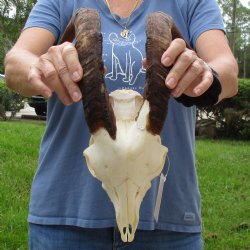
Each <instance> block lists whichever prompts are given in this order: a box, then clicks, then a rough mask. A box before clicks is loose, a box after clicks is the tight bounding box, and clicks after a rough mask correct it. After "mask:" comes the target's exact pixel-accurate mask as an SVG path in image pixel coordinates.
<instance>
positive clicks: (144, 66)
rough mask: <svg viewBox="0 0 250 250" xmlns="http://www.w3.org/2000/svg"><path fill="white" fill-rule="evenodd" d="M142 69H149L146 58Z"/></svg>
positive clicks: (143, 60)
mask: <svg viewBox="0 0 250 250" xmlns="http://www.w3.org/2000/svg"><path fill="white" fill-rule="evenodd" d="M142 67H143V68H144V69H147V67H148V62H147V59H146V58H143V59H142Z"/></svg>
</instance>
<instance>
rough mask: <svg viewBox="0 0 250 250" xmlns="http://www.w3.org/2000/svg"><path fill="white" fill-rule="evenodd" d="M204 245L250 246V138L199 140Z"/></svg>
mask: <svg viewBox="0 0 250 250" xmlns="http://www.w3.org/2000/svg"><path fill="white" fill-rule="evenodd" d="M196 155H197V171H198V176H199V183H200V191H201V194H202V216H203V236H204V239H205V246H206V247H205V249H211V250H214V249H237V250H243V249H250V196H249V194H250V171H249V170H250V142H249V141H248V142H239V141H237V142H236V141H210V140H198V141H197V144H196Z"/></svg>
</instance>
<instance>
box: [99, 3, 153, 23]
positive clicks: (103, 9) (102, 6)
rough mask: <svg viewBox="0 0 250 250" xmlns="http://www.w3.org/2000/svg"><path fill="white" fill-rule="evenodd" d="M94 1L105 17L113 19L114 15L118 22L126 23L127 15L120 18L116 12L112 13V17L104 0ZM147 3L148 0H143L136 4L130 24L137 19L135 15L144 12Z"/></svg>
mask: <svg viewBox="0 0 250 250" xmlns="http://www.w3.org/2000/svg"><path fill="white" fill-rule="evenodd" d="M96 2H97V5H98V6H99V8H100V11H101V12H102V13H103V15H105V16H106V17H107V18H109V19H112V20H114V17H115V18H116V20H117V21H118V22H120V23H121V24H122V25H125V24H126V22H127V20H128V18H129V17H125V18H122V17H120V16H119V15H117V14H116V13H112V14H113V15H114V17H113V16H112V14H111V13H110V10H109V8H108V6H107V4H106V3H105V2H104V0H96ZM148 3H149V1H148V0H143V1H142V3H141V4H140V5H139V6H138V8H136V9H135V11H134V12H133V13H132V15H131V16H130V24H131V23H132V22H133V20H135V19H137V17H138V16H140V15H141V14H142V13H143V12H144V10H145V9H146V7H147V6H148ZM114 21H115V20H114Z"/></svg>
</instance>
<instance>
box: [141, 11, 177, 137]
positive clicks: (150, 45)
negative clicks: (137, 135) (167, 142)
mask: <svg viewBox="0 0 250 250" xmlns="http://www.w3.org/2000/svg"><path fill="white" fill-rule="evenodd" d="M172 27H173V20H172V18H171V17H170V16H169V15H167V14H165V13H162V12H155V13H152V14H150V15H148V17H147V22H146V36H147V40H146V58H147V64H148V67H147V71H146V81H145V87H144V98H145V99H146V100H148V102H149V108H150V111H149V117H148V124H147V130H148V131H149V132H150V133H152V134H153V135H155V134H158V135H159V134H160V133H161V130H162V128H163V125H164V121H165V119H166V116H167V110H168V100H169V97H170V90H169V89H168V88H167V87H166V84H165V79H166V76H167V74H168V73H169V71H170V69H171V67H165V66H163V65H162V63H161V57H162V55H163V53H164V52H165V51H166V49H167V48H168V47H169V45H170V43H171V41H172V33H171V30H172Z"/></svg>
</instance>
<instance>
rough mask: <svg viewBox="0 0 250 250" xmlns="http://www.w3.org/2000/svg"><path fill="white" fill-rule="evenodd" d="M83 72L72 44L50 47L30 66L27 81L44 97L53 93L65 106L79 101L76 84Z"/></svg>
mask: <svg viewBox="0 0 250 250" xmlns="http://www.w3.org/2000/svg"><path fill="white" fill-rule="evenodd" d="M82 76H83V70H82V67H81V64H80V62H79V58H78V54H77V51H76V48H75V46H74V45H73V44H72V43H69V42H65V43H63V44H60V45H57V46H52V47H50V48H49V50H48V51H47V53H45V54H43V55H41V56H40V57H39V58H38V60H37V61H36V62H35V63H34V64H32V66H31V68H30V71H29V75H28V80H29V82H30V84H33V85H34V86H36V88H37V92H38V93H40V94H41V95H43V96H44V97H50V96H51V94H52V92H55V93H56V94H57V95H58V97H59V99H60V100H61V101H62V102H63V103H64V104H65V105H70V104H72V103H73V102H78V101H79V100H81V98H82V95H81V91H80V89H79V87H78V85H77V82H78V81H79V80H81V78H82Z"/></svg>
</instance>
